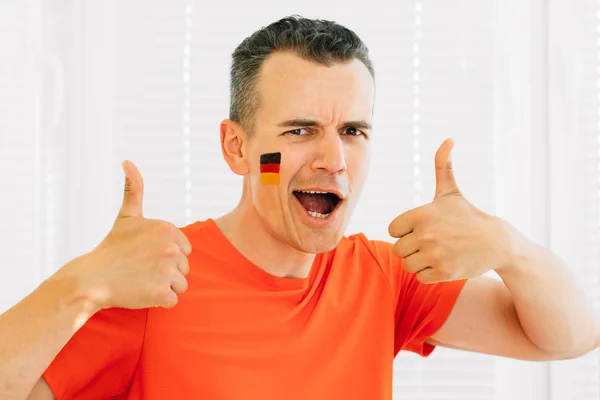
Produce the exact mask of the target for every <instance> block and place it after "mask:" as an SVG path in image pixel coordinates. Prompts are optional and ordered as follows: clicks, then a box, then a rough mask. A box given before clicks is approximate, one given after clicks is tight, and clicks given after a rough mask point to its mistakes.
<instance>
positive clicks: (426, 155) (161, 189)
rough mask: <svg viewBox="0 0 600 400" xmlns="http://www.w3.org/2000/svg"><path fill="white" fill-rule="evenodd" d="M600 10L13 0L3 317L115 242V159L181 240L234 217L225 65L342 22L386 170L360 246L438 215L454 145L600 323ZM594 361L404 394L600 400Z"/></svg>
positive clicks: (473, 363) (481, 198) (517, 366)
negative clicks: (405, 218)
mask: <svg viewBox="0 0 600 400" xmlns="http://www.w3.org/2000/svg"><path fill="white" fill-rule="evenodd" d="M599 2H600V1H597V0H577V1H573V0H455V1H452V2H449V1H444V0H410V1H409V0H395V1H393V2H391V1H390V2H388V1H386V0H371V1H369V2H361V1H358V0H346V1H341V0H337V1H323V0H319V1H317V0H307V1H304V2H301V3H299V4H293V5H291V4H290V5H288V3H286V2H274V1H269V0H255V1H252V2H243V1H241V0H235V1H233V0H222V1H219V2H217V3H216V4H213V5H209V4H208V3H209V2H206V1H200V0H188V1H185V0H175V1H173V0H169V1H167V0H163V1H159V0H154V1H141V0H128V1H120V2H117V1H116V0H106V1H92V0H81V1H75V0H45V1H43V0H31V1H18V0H3V1H1V2H0V311H3V310H6V309H7V308H9V307H10V306H12V305H13V304H14V303H16V302H17V301H18V300H19V299H21V298H22V297H23V296H25V295H26V294H27V293H29V292H30V291H31V290H33V289H34V288H35V287H36V286H37V285H38V284H39V283H40V282H41V281H42V280H43V279H45V278H46V277H48V276H49V275H51V274H52V273H53V272H54V271H56V270H57V269H58V268H59V267H60V266H61V265H62V264H64V263H65V262H66V261H68V260H69V259H71V258H73V257H75V256H77V255H79V254H82V253H84V252H87V251H89V250H90V249H91V248H93V247H94V246H95V245H96V244H97V243H98V242H99V241H100V240H101V239H102V238H103V237H104V235H105V234H106V233H107V232H108V230H109V229H110V226H111V225H112V222H113V220H114V218H115V216H116V213H117V210H118V208H119V205H120V201H121V193H122V183H123V177H122V171H121V169H120V162H121V161H122V160H123V159H131V160H133V161H134V162H135V163H136V164H137V165H138V167H139V168H140V170H141V172H142V174H143V175H144V179H145V184H146V192H145V193H146V195H145V203H144V211H145V215H146V216H148V217H151V218H160V219H166V220H169V221H171V222H173V223H175V224H177V225H179V226H183V225H185V224H188V223H190V222H193V221H195V220H202V219H205V218H207V217H216V216H218V215H221V214H223V213H225V212H227V211H228V210H230V209H231V208H232V207H233V206H235V204H237V201H238V200H239V195H240V193H241V190H240V183H241V181H240V179H239V177H237V176H235V175H234V174H233V173H231V172H230V171H229V170H228V169H227V166H226V164H225V163H224V161H223V160H222V158H221V153H220V149H219V147H218V146H219V145H218V125H219V122H220V121H221V120H222V119H224V118H226V117H227V115H228V105H229V104H228V101H229V98H228V95H229V92H228V90H229V88H228V84H229V81H228V80H229V75H228V73H229V66H230V55H231V53H232V51H233V50H234V48H235V47H236V46H237V45H238V44H239V43H240V42H241V41H242V40H243V39H244V38H245V37H246V36H248V35H249V34H251V33H252V32H253V31H255V30H256V29H258V28H260V27H261V26H264V25H267V24H269V23H270V22H273V21H275V20H277V19H279V18H281V17H283V16H286V15H290V14H301V15H303V16H307V17H314V18H326V19H333V20H336V21H338V22H340V23H342V24H345V25H346V26H348V27H349V28H351V29H353V30H355V31H356V32H357V33H358V34H359V35H360V36H361V37H362V38H363V40H364V41H365V42H366V43H367V45H368V46H369V48H370V50H371V55H372V58H373V61H374V64H375V70H376V75H377V78H376V79H377V99H376V110H375V114H376V115H375V134H374V140H373V146H374V148H373V154H374V158H373V164H372V166H371V171H370V179H369V182H368V184H367V186H366V188H365V190H364V194H363V197H362V200H361V203H360V205H359V208H358V209H357V211H356V213H355V215H354V217H353V219H352V222H351V225H350V227H349V231H348V233H353V232H357V231H362V232H365V233H366V234H367V236H369V237H370V238H372V239H384V240H389V239H390V238H389V237H388V236H387V225H388V224H389V222H390V221H391V219H392V218H393V217H395V216H396V215H398V214H400V213H402V212H403V211H405V210H407V209H410V208H413V207H415V206H418V205H420V204H423V203H425V202H428V201H430V200H431V199H432V196H433V191H434V172H433V155H434V153H435V150H436V149H437V147H438V146H439V145H440V144H441V142H442V141H443V139H445V138H446V137H453V138H454V139H455V141H456V147H455V151H454V153H453V161H454V165H455V170H456V176H457V180H458V183H459V186H460V187H461V188H462V190H463V192H464V193H465V194H466V196H467V197H468V198H469V199H470V200H471V201H472V202H473V203H474V204H475V205H477V206H478V207H479V208H481V209H483V210H484V211H486V212H489V213H493V214H495V215H498V216H500V217H502V218H505V219H507V220H508V221H509V222H510V223H512V224H513V225H514V226H516V227H517V228H518V229H519V230H521V231H522V232H523V233H524V234H526V235H527V236H528V237H530V238H531V239H532V240H535V241H536V242H538V243H540V244H543V245H546V246H549V247H551V248H552V249H553V250H554V251H555V252H557V253H558V254H559V255H560V256H561V257H563V258H564V259H565V260H566V261H567V262H568V263H569V266H570V267H571V268H572V270H573V273H574V274H576V276H577V277H578V279H579V281H580V282H581V284H582V285H583V286H584V287H585V289H586V292H587V293H588V294H589V296H590V299H591V300H593V301H594V302H595V305H596V307H597V309H599V310H600V5H599V4H598V3H599ZM294 3H295V2H294ZM599 363H600V358H599V355H598V352H597V351H596V352H594V353H592V354H590V355H588V356H586V357H583V358H581V359H578V360H574V361H563V362H553V363H528V362H519V361H514V360H508V359H504V358H500V357H490V356H484V355H477V354H470V353H465V352H459V351H453V350H446V349H441V348H440V349H438V350H436V351H435V352H434V354H433V355H432V356H431V357H429V358H427V359H421V358H419V357H417V356H415V355H413V354H401V355H400V356H398V358H397V361H396V364H395V380H394V387H395V390H394V393H395V394H394V396H395V398H397V399H410V400H413V399H414V400H417V399H419V400H421V399H422V400H425V399H457V400H458V399H460V400H468V399H474V400H475V399H477V400H488V399H489V400H492V399H493V400H542V399H552V400H599V399H600V367H599Z"/></svg>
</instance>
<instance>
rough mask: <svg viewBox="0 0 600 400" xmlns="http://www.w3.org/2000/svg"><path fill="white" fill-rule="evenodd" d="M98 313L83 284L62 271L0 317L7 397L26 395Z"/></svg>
mask: <svg viewBox="0 0 600 400" xmlns="http://www.w3.org/2000/svg"><path fill="white" fill-rule="evenodd" d="M73 262H79V261H78V259H76V260H75V261H73ZM73 262H72V263H73ZM96 311H97V309H96V308H95V307H94V305H93V304H92V303H91V302H90V301H89V300H87V298H86V296H84V293H83V291H82V288H81V285H80V284H79V283H78V282H77V281H76V280H75V279H73V278H70V277H69V275H68V274H64V273H62V274H61V273H60V271H59V273H57V274H55V275H54V276H53V277H51V278H50V279H48V280H46V281H45V282H43V283H42V284H41V285H40V286H39V287H38V288H37V289H36V290H35V291H34V292H32V293H31V294H30V295H29V296H27V297H25V298H24V299H23V300H22V301H21V302H19V303H18V304H16V305H15V306H13V307H12V308H11V309H9V310H8V311H6V312H5V313H4V314H2V315H0V393H2V396H1V397H2V398H26V397H27V396H28V394H29V392H30V391H31V390H32V389H33V386H34V385H35V383H36V382H37V381H38V380H39V378H40V377H41V376H42V374H43V373H44V371H45V370H46V369H47V368H48V366H49V365H50V363H51V362H52V360H53V359H54V357H55V356H56V355H57V354H58V352H59V351H60V350H61V349H62V348H63V346H64V345H65V344H66V343H67V342H68V341H69V339H70V338H71V337H72V336H73V334H74V333H75V332H76V331H77V330H78V329H79V328H80V327H81V326H82V325H83V324H84V323H85V322H86V321H87V320H88V319H89V318H90V317H91V316H92V315H93V314H94V313H95V312H96Z"/></svg>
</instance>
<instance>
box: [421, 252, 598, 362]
mask: <svg viewBox="0 0 600 400" xmlns="http://www.w3.org/2000/svg"><path fill="white" fill-rule="evenodd" d="M496 272H497V273H498V275H500V277H501V278H502V281H503V282H500V281H497V280H495V279H491V278H484V277H480V278H475V279H472V280H469V281H468V282H467V283H466V284H465V287H464V288H463V290H462V292H461V294H460V295H459V297H458V299H457V302H456V304H455V306H454V309H453V310H452V312H451V314H450V316H449V318H448V320H447V321H446V323H445V324H444V326H443V327H442V328H441V329H440V330H439V331H438V332H437V333H436V334H435V335H433V337H432V338H431V339H430V340H429V341H428V342H429V343H430V344H434V345H441V346H445V347H451V348H458V349H462V350H468V351H476V352H481V353H488V354H495V355H500V356H506V357H512V358H518V359H524V360H536V361H542V360H557V359H569V358H574V357H578V356H581V355H583V354H585V353H587V352H589V351H592V350H593V349H595V348H597V347H598V346H600V322H599V321H598V316H597V315H596V314H595V312H594V310H593V309H592V307H591V305H590V304H589V302H587V301H586V299H585V296H584V295H583V294H582V293H581V291H580V289H579V288H578V287H577V285H576V284H575V283H574V281H573V278H572V276H571V274H570V273H569V271H568V270H567V268H566V267H565V266H564V265H563V263H562V261H561V260H560V259H559V258H558V257H556V256H555V255H553V254H552V253H551V252H550V251H548V250H546V249H543V248H541V247H539V246H536V245H534V244H531V243H530V244H529V245H528V248H527V250H526V252H524V253H522V255H520V256H518V257H515V258H514V259H513V261H512V262H510V263H509V264H507V265H506V266H503V267H500V268H497V269H496Z"/></svg>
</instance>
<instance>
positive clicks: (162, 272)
mask: <svg viewBox="0 0 600 400" xmlns="http://www.w3.org/2000/svg"><path fill="white" fill-rule="evenodd" d="M158 275H159V277H160V282H164V281H165V280H169V279H171V278H172V277H173V276H174V275H175V269H174V268H173V266H172V265H170V264H162V265H161V266H160V267H159V269H158Z"/></svg>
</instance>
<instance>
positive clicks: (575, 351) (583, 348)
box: [549, 334, 600, 361]
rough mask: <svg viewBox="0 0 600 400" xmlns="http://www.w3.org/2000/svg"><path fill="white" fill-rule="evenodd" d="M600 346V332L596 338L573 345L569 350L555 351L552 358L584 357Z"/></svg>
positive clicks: (570, 358) (569, 358) (571, 358)
mask: <svg viewBox="0 0 600 400" xmlns="http://www.w3.org/2000/svg"><path fill="white" fill-rule="evenodd" d="M590 342H591V343H590ZM598 348H600V334H598V335H596V337H595V338H594V340H592V341H589V342H587V343H584V344H582V345H579V346H573V347H571V348H570V349H569V350H568V351H563V352H554V353H552V354H551V355H550V357H549V358H550V359H551V360H557V361H561V360H574V359H576V358H579V357H583V356H585V355H586V354H589V353H591V352H592V351H594V350H596V349H598Z"/></svg>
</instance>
